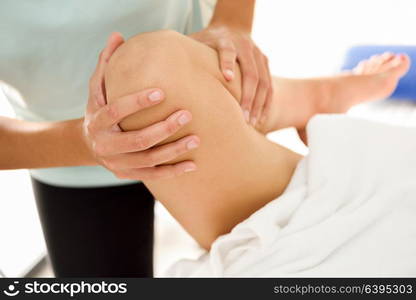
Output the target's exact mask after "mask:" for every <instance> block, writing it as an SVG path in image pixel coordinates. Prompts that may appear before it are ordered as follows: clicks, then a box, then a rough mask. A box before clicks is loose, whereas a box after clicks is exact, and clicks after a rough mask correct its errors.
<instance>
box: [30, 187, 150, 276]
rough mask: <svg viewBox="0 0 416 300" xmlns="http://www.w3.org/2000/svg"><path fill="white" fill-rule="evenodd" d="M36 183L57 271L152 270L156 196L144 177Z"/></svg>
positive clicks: (89, 273)
mask: <svg viewBox="0 0 416 300" xmlns="http://www.w3.org/2000/svg"><path fill="white" fill-rule="evenodd" d="M32 183H33V189H34V193H35V198H36V202H37V207H38V211H39V216H40V220H41V224H42V228H43V232H44V236H45V240H46V244H47V248H48V254H49V257H50V260H51V263H52V266H53V269H54V272H55V276H57V277H151V276H153V221H154V211H153V206H154V199H153V196H152V195H151V193H150V192H149V191H148V190H147V189H146V187H145V186H144V185H143V184H142V183H137V184H130V185H123V186H114V187H102V188H101V187H100V188H65V187H56V186H51V185H48V184H44V183H42V182H39V181H37V180H35V179H33V180H32Z"/></svg>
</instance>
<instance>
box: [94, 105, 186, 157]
mask: <svg viewBox="0 0 416 300" xmlns="http://www.w3.org/2000/svg"><path fill="white" fill-rule="evenodd" d="M191 119H192V115H191V113H190V112H189V111H186V110H179V111H177V112H175V113H173V114H171V115H170V116H169V117H168V118H167V119H166V120H164V121H160V122H157V123H155V124H153V125H150V126H148V127H146V128H144V129H141V130H136V131H128V132H111V133H106V134H102V135H100V136H99V137H97V139H98V142H97V143H96V145H95V147H94V151H95V153H96V154H97V155H98V156H100V157H105V156H110V155H115V154H120V153H128V152H137V151H144V150H147V149H149V148H150V147H153V146H154V145H156V144H157V143H159V142H162V141H163V140H165V139H167V138H168V137H170V136H172V135H173V134H175V133H176V132H177V131H178V130H179V129H180V128H182V127H183V126H184V125H185V124H187V123H189V122H190V121H191Z"/></svg>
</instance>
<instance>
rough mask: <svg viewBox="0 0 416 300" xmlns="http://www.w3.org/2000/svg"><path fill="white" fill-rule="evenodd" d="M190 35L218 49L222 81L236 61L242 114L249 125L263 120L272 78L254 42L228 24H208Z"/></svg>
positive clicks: (229, 75) (270, 98) (270, 97)
mask: <svg viewBox="0 0 416 300" xmlns="http://www.w3.org/2000/svg"><path fill="white" fill-rule="evenodd" d="M190 37H191V38H194V39H195V40H197V41H199V42H201V43H204V44H206V45H208V46H210V47H211V48H213V49H215V50H217V51H218V57H219V65H220V69H221V71H222V73H223V75H224V77H225V79H226V80H233V78H234V74H235V65H236V62H237V61H238V63H239V65H240V68H241V75H242V96H241V97H242V98H241V108H242V109H243V113H244V117H245V119H246V121H247V122H250V124H251V125H253V126H256V125H257V124H258V125H261V124H262V123H264V122H265V121H266V119H267V115H268V112H269V111H270V105H271V101H272V96H273V86H272V78H271V74H270V71H269V64H268V59H267V57H266V56H265V55H264V54H263V53H262V52H261V51H260V49H259V48H258V47H257V46H256V45H255V43H254V42H253V40H252V39H251V37H250V33H249V32H245V31H243V30H237V29H233V28H231V27H228V26H219V25H215V26H214V25H210V26H208V27H207V28H205V29H203V30H202V31H199V32H196V33H193V34H191V35H190Z"/></svg>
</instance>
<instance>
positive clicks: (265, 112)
mask: <svg viewBox="0 0 416 300" xmlns="http://www.w3.org/2000/svg"><path fill="white" fill-rule="evenodd" d="M272 104H273V83H272V84H271V86H270V88H269V90H268V91H267V96H266V102H265V103H264V106H263V111H262V113H261V116H260V119H259V121H258V125H259V126H260V127H263V126H264V125H265V124H266V122H267V119H268V117H269V115H270V112H271V109H272Z"/></svg>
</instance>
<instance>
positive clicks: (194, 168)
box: [183, 164, 196, 172]
mask: <svg viewBox="0 0 416 300" xmlns="http://www.w3.org/2000/svg"><path fill="white" fill-rule="evenodd" d="M195 170H196V166H195V165H194V164H191V165H189V166H186V168H185V169H184V170H183V171H184V172H192V171H195Z"/></svg>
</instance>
